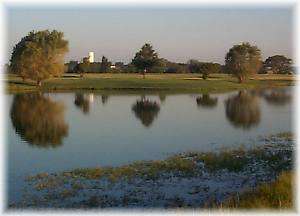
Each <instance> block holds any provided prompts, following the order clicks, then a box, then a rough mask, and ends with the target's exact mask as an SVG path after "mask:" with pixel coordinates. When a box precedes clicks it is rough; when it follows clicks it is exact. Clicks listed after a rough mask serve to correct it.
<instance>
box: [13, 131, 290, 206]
mask: <svg viewBox="0 0 300 216" xmlns="http://www.w3.org/2000/svg"><path fill="white" fill-rule="evenodd" d="M258 141H259V142H261V144H259V143H257V144H258V145H256V146H253V147H251V148H249V149H245V148H239V149H228V150H224V151H221V152H186V153H181V154H177V155H173V156H171V157H169V158H166V159H164V160H153V161H139V162H133V163H130V164H127V165H123V166H118V167H95V168H78V169H74V170H70V171H65V172H59V173H52V174H49V173H40V174H38V175H34V176H29V177H27V179H26V182H27V183H28V188H25V189H24V191H27V194H25V196H24V197H25V199H24V200H22V201H21V202H20V203H11V204H10V207H12V208H14V207H17V208H22V207H31V208H91V207H101V208H118V207H140V208H141V207H148V208H149V207H150V208H153V207H158V208H174V207H176V208H178V207H182V208H190V207H193V208H199V207H200V208H230V209H232V208H239V209H240V208H254V209H255V208H292V207H293V199H292V198H293V194H292V182H291V181H292V173H293V149H294V144H293V143H294V140H293V137H292V135H291V134H290V133H281V134H278V135H272V136H269V137H264V138H261V139H259V140H258Z"/></svg>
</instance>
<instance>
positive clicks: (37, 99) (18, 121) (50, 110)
mask: <svg viewBox="0 0 300 216" xmlns="http://www.w3.org/2000/svg"><path fill="white" fill-rule="evenodd" d="M10 117H11V121H12V125H13V127H14V128H15V130H16V133H17V134H19V135H20V137H21V138H22V139H23V140H25V141H26V142H28V143H29V144H31V145H36V146H39V147H57V146H60V145H61V144H62V139H63V138H64V137H66V136H67V135H68V130H69V126H68V124H66V123H65V121H64V106H63V104H61V103H58V102H54V101H52V100H51V99H50V98H49V97H45V96H43V95H42V94H37V93H34V94H20V95H16V96H14V99H13V103H12V106H11V110H10Z"/></svg>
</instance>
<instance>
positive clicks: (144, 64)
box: [132, 43, 158, 78]
mask: <svg viewBox="0 0 300 216" xmlns="http://www.w3.org/2000/svg"><path fill="white" fill-rule="evenodd" d="M157 62H158V54H157V53H156V52H155V51H154V50H153V48H152V46H151V45H150V44H148V43H146V44H145V45H144V46H143V47H142V48H141V50H140V51H138V52H137V53H136V54H135V57H134V58H133V59H132V64H133V65H134V66H135V67H136V68H137V69H139V70H140V71H142V74H143V78H145V73H146V72H147V70H148V69H150V68H152V67H153V66H154V65H156V64H157Z"/></svg>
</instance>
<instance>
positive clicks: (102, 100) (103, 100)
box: [101, 95, 109, 105]
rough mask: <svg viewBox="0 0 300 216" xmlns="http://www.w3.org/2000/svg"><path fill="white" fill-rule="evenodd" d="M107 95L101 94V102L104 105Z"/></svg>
mask: <svg viewBox="0 0 300 216" xmlns="http://www.w3.org/2000/svg"><path fill="white" fill-rule="evenodd" d="M108 98H109V96H108V95H101V102H102V104H103V105H105V104H106V103H107V101H108Z"/></svg>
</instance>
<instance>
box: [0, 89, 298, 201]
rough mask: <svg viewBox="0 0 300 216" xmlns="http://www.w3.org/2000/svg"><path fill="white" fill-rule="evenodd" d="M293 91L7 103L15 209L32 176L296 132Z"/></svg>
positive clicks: (85, 96) (37, 98)
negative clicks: (16, 201) (25, 184)
mask: <svg viewBox="0 0 300 216" xmlns="http://www.w3.org/2000/svg"><path fill="white" fill-rule="evenodd" d="M292 91H293V90H292V88H290V87H289V88H281V89H265V90H251V91H240V92H230V93H222V94H162V93H161V94H151V93H149V94H148V93H140V94H139V93H136V94H128V95H116V94H113V95H108V94H100V93H95V92H94V93H92V92H90V93H86V92H84V93H80V92H78V93H43V94H42V93H26V94H16V95H6V96H5V98H6V101H7V109H6V134H7V137H6V145H7V148H6V149H7V152H8V154H7V156H8V157H7V162H8V163H7V173H8V175H7V183H8V187H7V188H8V201H9V202H11V201H15V200H18V199H19V198H20V196H21V191H22V185H23V182H24V177H25V176H27V175H33V174H36V173H41V172H56V171H64V170H70V169H74V168H80V167H82V168H83V167H95V166H119V165H122V164H128V163H130V162H133V161H139V160H154V159H164V158H166V157H167V156H169V155H172V154H175V153H180V152H188V151H201V152H207V151H219V150H220V149H224V148H234V147H238V146H240V145H244V146H246V147H247V146H251V145H254V144H255V139H257V138H258V137H259V136H261V135H269V134H275V133H279V132H285V131H291V130H292V128H293V127H292V116H293V115H292V111H293V109H292V108H293V103H292Z"/></svg>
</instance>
